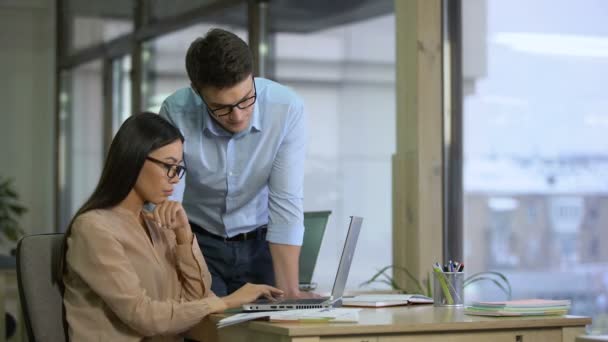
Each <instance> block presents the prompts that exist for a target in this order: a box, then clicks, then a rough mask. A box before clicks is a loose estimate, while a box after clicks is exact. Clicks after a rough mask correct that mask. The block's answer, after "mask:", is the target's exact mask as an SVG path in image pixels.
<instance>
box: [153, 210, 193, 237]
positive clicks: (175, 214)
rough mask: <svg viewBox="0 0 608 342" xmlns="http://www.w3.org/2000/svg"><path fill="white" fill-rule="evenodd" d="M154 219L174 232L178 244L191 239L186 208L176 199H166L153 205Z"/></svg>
mask: <svg viewBox="0 0 608 342" xmlns="http://www.w3.org/2000/svg"><path fill="white" fill-rule="evenodd" d="M152 214H153V216H154V221H155V222H156V224H158V225H159V226H160V227H161V228H166V229H171V230H173V232H175V238H176V240H177V243H178V244H183V243H189V242H191V241H192V231H191V229H190V223H189V222H188V216H187V215H186V210H184V207H182V204H181V203H179V202H176V201H171V200H166V201H164V202H162V203H159V204H157V205H156V207H154V211H153V213H152Z"/></svg>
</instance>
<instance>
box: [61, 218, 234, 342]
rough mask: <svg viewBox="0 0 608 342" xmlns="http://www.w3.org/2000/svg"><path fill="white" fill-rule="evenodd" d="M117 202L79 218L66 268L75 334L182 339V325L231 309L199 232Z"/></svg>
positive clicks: (71, 325) (66, 298)
mask: <svg viewBox="0 0 608 342" xmlns="http://www.w3.org/2000/svg"><path fill="white" fill-rule="evenodd" d="M146 224H147V226H148V229H149V231H150V236H151V240H152V241H150V238H149V237H148V235H147V234H146V232H145V231H144V229H143V227H141V225H140V224H139V222H138V220H137V218H136V217H135V215H133V214H132V213H130V212H129V211H127V210H125V209H121V208H118V207H115V208H113V209H109V210H93V211H89V212H87V213H85V214H82V215H80V216H79V217H77V218H76V220H75V221H74V224H73V226H72V231H71V234H70V236H69V237H68V240H67V243H68V250H67V254H66V273H65V275H64V284H65V293H64V299H63V302H64V304H65V311H66V319H67V322H68V333H69V336H70V341H142V340H145V341H181V336H180V335H179V334H180V333H181V332H184V331H185V330H187V329H189V328H191V327H192V326H194V325H196V324H197V323H198V322H200V320H201V319H202V318H203V317H205V316H206V315H208V314H209V313H211V312H217V311H221V310H224V309H225V308H226V306H225V304H224V302H223V301H222V300H221V299H219V298H218V297H217V296H215V294H213V292H211V289H210V286H211V275H210V274H209V271H208V269H207V265H206V264H205V261H204V260H203V256H202V253H201V251H200V249H199V246H198V243H197V242H196V238H194V237H193V241H192V243H191V244H184V245H177V244H176V241H175V234H174V233H173V231H171V230H169V229H164V228H159V227H158V226H157V225H156V224H155V223H154V222H152V221H149V220H146Z"/></svg>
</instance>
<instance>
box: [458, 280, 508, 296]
mask: <svg viewBox="0 0 608 342" xmlns="http://www.w3.org/2000/svg"><path fill="white" fill-rule="evenodd" d="M483 280H487V281H491V282H493V283H494V284H495V285H496V286H498V288H500V289H501V290H502V291H503V292H504V293H505V294H506V295H507V298H508V299H509V300H510V299H511V288H510V287H509V288H507V287H505V286H503V284H501V283H500V282H499V281H498V280H496V279H494V278H491V277H484V276H478V277H475V278H474V279H471V280H469V281H468V282H465V284H464V286H465V287H466V286H468V285H471V284H474V283H477V282H480V281H483Z"/></svg>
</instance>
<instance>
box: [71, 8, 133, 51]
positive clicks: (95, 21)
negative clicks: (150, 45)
mask: <svg viewBox="0 0 608 342" xmlns="http://www.w3.org/2000/svg"><path fill="white" fill-rule="evenodd" d="M134 8H135V1H134V0H125V1H86V0H65V1H64V4H63V9H62V12H63V13H62V14H63V17H64V22H63V25H64V31H63V32H65V34H66V36H64V37H63V38H66V39H67V40H68V47H69V51H70V52H74V51H76V50H79V49H82V48H87V47H90V46H94V45H97V44H99V43H104V42H108V41H110V40H112V39H114V38H118V37H120V36H121V35H124V34H127V33H131V32H133V28H134V26H133V12H134Z"/></svg>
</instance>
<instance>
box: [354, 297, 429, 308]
mask: <svg viewBox="0 0 608 342" xmlns="http://www.w3.org/2000/svg"><path fill="white" fill-rule="evenodd" d="M410 304H433V298H430V297H427V296H423V295H420V294H368V295H358V296H353V297H343V298H342V306H357V307H366V308H383V307H389V306H400V305H410Z"/></svg>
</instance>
